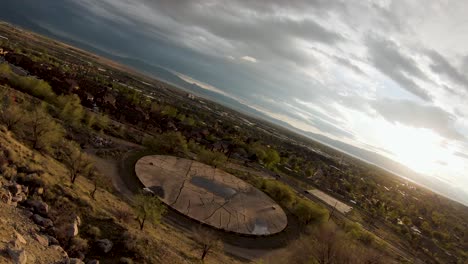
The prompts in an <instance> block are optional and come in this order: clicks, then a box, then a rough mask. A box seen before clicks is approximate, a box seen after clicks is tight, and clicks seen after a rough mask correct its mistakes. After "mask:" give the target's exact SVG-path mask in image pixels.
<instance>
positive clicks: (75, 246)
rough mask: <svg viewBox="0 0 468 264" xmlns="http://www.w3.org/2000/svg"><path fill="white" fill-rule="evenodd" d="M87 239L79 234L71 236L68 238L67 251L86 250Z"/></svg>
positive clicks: (73, 252)
mask: <svg viewBox="0 0 468 264" xmlns="http://www.w3.org/2000/svg"><path fill="white" fill-rule="evenodd" d="M88 248H89V246H88V240H86V239H84V238H81V237H79V236H76V237H73V238H72V239H71V240H70V246H69V248H68V252H70V253H72V254H76V253H78V252H86V251H87V250H88Z"/></svg>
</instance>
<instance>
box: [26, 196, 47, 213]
mask: <svg viewBox="0 0 468 264" xmlns="http://www.w3.org/2000/svg"><path fill="white" fill-rule="evenodd" d="M25 206H27V207H30V208H32V209H33V210H34V212H35V213H37V214H40V215H42V216H47V214H48V213H49V205H48V204H46V203H45V202H43V201H38V200H30V199H28V200H26V201H25Z"/></svg>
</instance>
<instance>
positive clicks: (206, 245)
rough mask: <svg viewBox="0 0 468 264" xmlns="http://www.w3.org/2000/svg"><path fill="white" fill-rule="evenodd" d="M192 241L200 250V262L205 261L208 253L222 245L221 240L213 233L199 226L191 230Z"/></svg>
mask: <svg viewBox="0 0 468 264" xmlns="http://www.w3.org/2000/svg"><path fill="white" fill-rule="evenodd" d="M193 239H194V240H195V241H196V242H197V243H198V245H199V246H200V248H201V250H202V254H201V256H200V259H201V260H204V259H205V257H206V255H207V254H208V252H210V251H211V250H213V249H215V248H218V247H220V246H221V245H222V242H221V240H220V239H219V238H218V236H217V235H216V234H215V233H214V232H213V231H210V230H208V229H206V228H203V227H201V226H199V227H197V228H195V229H194V230H193Z"/></svg>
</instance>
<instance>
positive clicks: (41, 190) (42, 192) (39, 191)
mask: <svg viewBox="0 0 468 264" xmlns="http://www.w3.org/2000/svg"><path fill="white" fill-rule="evenodd" d="M36 194H37V195H42V194H44V188H43V187H39V188H37V189H36Z"/></svg>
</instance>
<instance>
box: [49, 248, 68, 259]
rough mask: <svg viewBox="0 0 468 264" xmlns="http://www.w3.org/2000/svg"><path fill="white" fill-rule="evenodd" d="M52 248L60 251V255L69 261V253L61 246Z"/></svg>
mask: <svg viewBox="0 0 468 264" xmlns="http://www.w3.org/2000/svg"><path fill="white" fill-rule="evenodd" d="M50 248H52V249H54V250H56V251H58V252H59V253H60V255H61V256H62V258H65V259H68V254H67V252H66V251H65V250H64V249H63V248H62V247H61V246H59V245H52V246H50Z"/></svg>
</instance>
